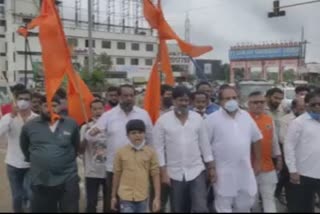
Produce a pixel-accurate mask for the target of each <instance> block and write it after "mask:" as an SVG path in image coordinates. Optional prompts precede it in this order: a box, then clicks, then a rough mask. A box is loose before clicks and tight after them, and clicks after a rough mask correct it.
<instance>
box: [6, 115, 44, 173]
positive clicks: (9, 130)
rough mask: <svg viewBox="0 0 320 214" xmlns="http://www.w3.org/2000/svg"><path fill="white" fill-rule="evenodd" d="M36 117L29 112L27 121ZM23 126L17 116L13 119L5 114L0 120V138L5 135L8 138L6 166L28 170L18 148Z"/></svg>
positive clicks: (27, 165) (28, 165)
mask: <svg viewBox="0 0 320 214" xmlns="http://www.w3.org/2000/svg"><path fill="white" fill-rule="evenodd" d="M35 117H38V115H37V114H35V113H33V112H31V114H30V116H29V117H28V118H27V121H29V120H31V119H33V118H35ZM23 125H24V122H23V120H22V118H21V117H20V116H19V115H18V116H16V117H14V118H12V117H11V114H6V115H5V116H3V117H2V118H1V120H0V136H2V135H6V136H7V138H8V148H7V154H6V159H5V162H6V164H8V165H10V166H13V167H16V168H29V167H30V164H29V163H27V162H25V157H24V155H23V153H22V151H21V148H20V134H21V129H22V127H23Z"/></svg>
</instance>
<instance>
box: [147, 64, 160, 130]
mask: <svg viewBox="0 0 320 214" xmlns="http://www.w3.org/2000/svg"><path fill="white" fill-rule="evenodd" d="M158 64H159V59H158V58H157V59H156V61H155V63H154V65H153V67H152V71H151V74H150V78H149V81H148V85H147V88H146V93H145V96H144V109H145V110H146V111H147V112H148V113H149V115H150V118H151V120H152V122H153V124H155V123H156V121H157V119H158V117H159V115H160V97H161V91H160V87H161V82H160V73H159V70H158Z"/></svg>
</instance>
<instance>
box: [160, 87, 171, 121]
mask: <svg viewBox="0 0 320 214" xmlns="http://www.w3.org/2000/svg"><path fill="white" fill-rule="evenodd" d="M172 90H173V88H172V87H171V86H170V85H162V86H161V109H160V115H162V114H164V113H166V112H168V111H170V110H172Z"/></svg>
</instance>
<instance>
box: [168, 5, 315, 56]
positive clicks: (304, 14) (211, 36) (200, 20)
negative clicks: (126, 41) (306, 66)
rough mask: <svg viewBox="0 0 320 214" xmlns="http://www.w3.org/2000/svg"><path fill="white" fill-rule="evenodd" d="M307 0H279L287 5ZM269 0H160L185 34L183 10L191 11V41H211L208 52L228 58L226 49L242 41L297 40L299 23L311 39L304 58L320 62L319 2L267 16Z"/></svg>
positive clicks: (299, 30)
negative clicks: (282, 13)
mask: <svg viewBox="0 0 320 214" xmlns="http://www.w3.org/2000/svg"><path fill="white" fill-rule="evenodd" d="M306 1H307V0H281V1H280V2H281V3H280V4H281V5H288V4H292V3H297V2H306ZM272 2H273V1H272V0H163V8H164V10H165V15H166V17H167V20H168V22H169V23H170V24H171V25H172V26H173V27H174V29H175V30H176V31H177V32H178V33H179V34H180V35H181V36H183V35H184V20H185V15H184V13H185V11H188V10H192V9H193V8H199V9H198V10H197V9H195V10H193V11H190V14H189V16H190V20H191V41H192V42H193V43H195V44H210V45H212V46H214V48H215V50H214V51H213V52H212V53H211V54H210V55H209V56H208V57H214V58H217V59H223V60H224V61H227V60H228V49H229V47H230V46H231V45H235V44H237V43H241V42H258V43H259V42H264V41H271V42H276V41H290V40H295V41H297V40H300V38H301V27H302V26H304V28H305V37H306V39H307V40H308V41H309V42H310V44H309V45H308V49H307V61H308V62H312V61H317V62H320V26H319V22H320V12H319V11H320V3H314V4H310V5H303V6H298V7H292V8H287V9H286V12H287V15H286V16H285V17H280V18H268V17H267V13H268V12H269V11H271V10H272V4H273V3H272Z"/></svg>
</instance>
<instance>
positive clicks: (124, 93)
mask: <svg viewBox="0 0 320 214" xmlns="http://www.w3.org/2000/svg"><path fill="white" fill-rule="evenodd" d="M118 94H119V105H118V106H116V107H115V108H113V109H112V110H110V111H108V112H105V113H104V114H103V115H102V116H101V117H100V118H99V119H98V121H97V123H96V124H95V125H94V126H93V127H92V128H91V129H89V130H88V131H87V132H86V135H85V138H86V140H88V141H95V140H97V138H99V133H104V135H105V136H106V140H107V161H106V171H107V178H106V179H107V181H106V182H107V186H106V188H107V196H106V207H107V208H106V209H107V212H111V211H112V210H111V193H112V180H113V161H114V157H115V154H116V152H117V150H118V149H119V148H121V147H123V146H125V145H127V144H128V143H129V139H128V137H127V135H126V124H127V122H128V121H130V120H133V119H140V120H142V121H144V123H145V125H146V143H147V144H148V145H151V144H152V122H151V119H150V117H149V114H148V113H147V112H146V111H145V110H143V109H141V108H139V107H137V106H135V89H134V87H133V86H131V85H122V86H120V87H119V91H118Z"/></svg>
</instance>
